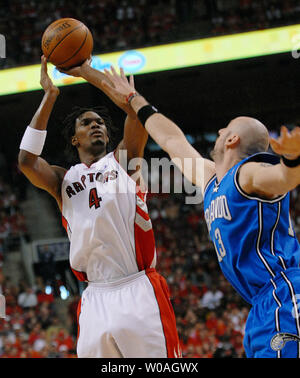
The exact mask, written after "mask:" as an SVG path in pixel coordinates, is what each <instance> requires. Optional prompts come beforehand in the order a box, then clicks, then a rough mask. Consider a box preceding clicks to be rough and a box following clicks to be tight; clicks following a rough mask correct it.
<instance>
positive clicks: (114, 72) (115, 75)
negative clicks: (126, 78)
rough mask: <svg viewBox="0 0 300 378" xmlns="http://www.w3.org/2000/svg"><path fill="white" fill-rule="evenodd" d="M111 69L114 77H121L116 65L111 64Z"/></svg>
mask: <svg viewBox="0 0 300 378" xmlns="http://www.w3.org/2000/svg"><path fill="white" fill-rule="evenodd" d="M110 70H111V72H112V76H113V77H114V78H116V79H117V78H119V75H118V74H117V71H116V70H115V67H114V66H110Z"/></svg>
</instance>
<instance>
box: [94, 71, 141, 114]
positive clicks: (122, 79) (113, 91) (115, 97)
mask: <svg viewBox="0 0 300 378" xmlns="http://www.w3.org/2000/svg"><path fill="white" fill-rule="evenodd" d="M104 73H105V76H106V80H102V81H101V86H102V90H103V92H104V93H105V94H106V95H107V96H108V97H109V98H110V99H111V100H112V101H113V102H114V103H115V104H116V105H117V106H119V107H120V108H121V109H123V110H124V111H125V112H126V113H127V114H131V113H134V112H133V110H132V108H131V106H130V105H129V104H128V101H127V99H128V96H129V95H130V94H131V93H133V92H136V90H135V88H134V79H133V76H132V75H130V77H129V81H128V80H127V77H126V76H125V73H124V70H123V68H120V75H118V73H117V71H116V70H115V68H114V67H113V66H111V68H110V71H109V70H107V69H105V70H104Z"/></svg>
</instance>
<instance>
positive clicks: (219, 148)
mask: <svg viewBox="0 0 300 378" xmlns="http://www.w3.org/2000/svg"><path fill="white" fill-rule="evenodd" d="M218 134H219V136H218V138H217V139H216V142H215V146H214V149H213V150H212V152H211V157H212V158H213V160H214V161H216V159H218V158H220V159H221V158H222V157H223V154H224V149H225V148H224V147H225V140H226V137H227V135H228V128H224V129H220V130H219V131H218Z"/></svg>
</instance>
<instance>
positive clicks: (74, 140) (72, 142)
mask: <svg viewBox="0 0 300 378" xmlns="http://www.w3.org/2000/svg"><path fill="white" fill-rule="evenodd" d="M71 144H72V146H74V147H77V146H78V144H79V142H78V139H77V137H76V135H73V136H72V138H71Z"/></svg>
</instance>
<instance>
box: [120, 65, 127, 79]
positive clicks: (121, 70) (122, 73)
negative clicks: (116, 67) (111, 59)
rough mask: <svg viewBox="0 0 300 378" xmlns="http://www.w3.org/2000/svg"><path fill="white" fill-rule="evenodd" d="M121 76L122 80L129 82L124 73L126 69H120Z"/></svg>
mask: <svg viewBox="0 0 300 378" xmlns="http://www.w3.org/2000/svg"><path fill="white" fill-rule="evenodd" d="M120 75H121V78H122V79H123V80H126V81H127V79H126V76H125V73H124V68H123V67H120Z"/></svg>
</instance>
